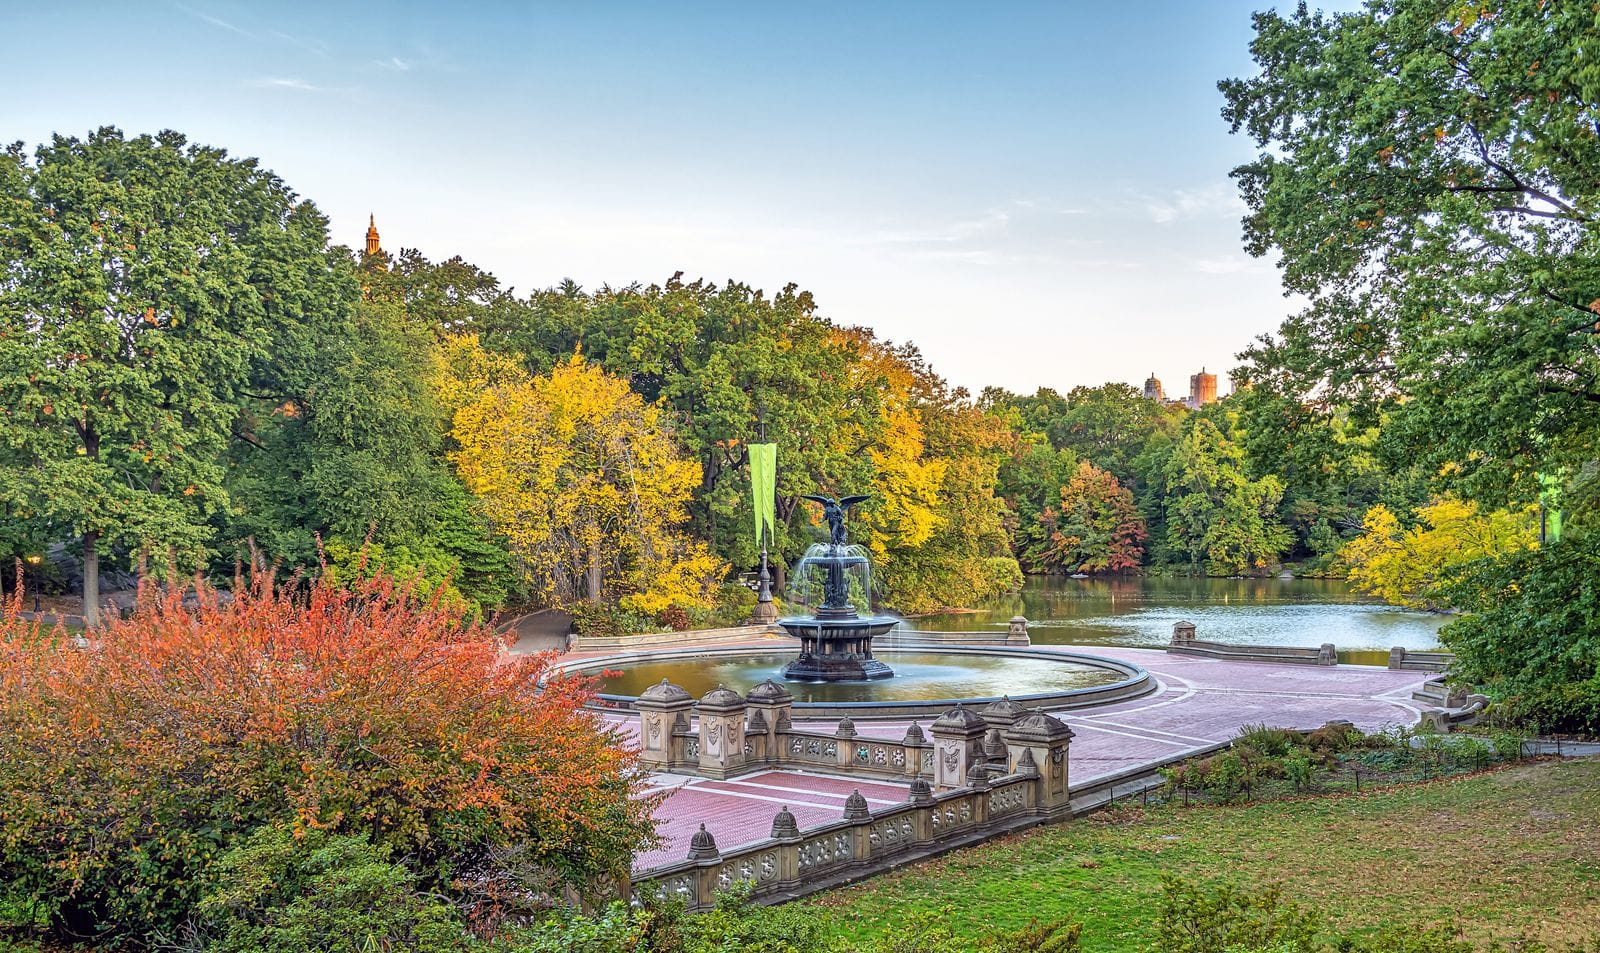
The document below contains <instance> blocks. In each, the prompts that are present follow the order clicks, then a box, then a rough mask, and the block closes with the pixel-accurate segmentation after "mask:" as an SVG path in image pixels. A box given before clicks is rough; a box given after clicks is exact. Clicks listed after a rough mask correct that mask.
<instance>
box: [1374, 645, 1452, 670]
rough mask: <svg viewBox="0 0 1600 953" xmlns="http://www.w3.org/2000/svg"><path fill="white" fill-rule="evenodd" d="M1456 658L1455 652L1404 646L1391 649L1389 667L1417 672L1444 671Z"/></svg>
mask: <svg viewBox="0 0 1600 953" xmlns="http://www.w3.org/2000/svg"><path fill="white" fill-rule="evenodd" d="M1455 660H1456V656H1455V653H1453V652H1418V651H1416V650H1414V649H1408V648H1405V647H1403V646H1399V645H1397V646H1395V647H1394V648H1392V649H1390V650H1389V667H1390V668H1392V669H1396V670H1406V671H1415V672H1442V671H1444V670H1445V669H1446V668H1447V667H1448V666H1449V665H1450V663H1451V662H1454V661H1455Z"/></svg>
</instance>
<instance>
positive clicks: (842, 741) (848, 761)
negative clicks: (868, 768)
mask: <svg viewBox="0 0 1600 953" xmlns="http://www.w3.org/2000/svg"><path fill="white" fill-rule="evenodd" d="M833 736H834V737H835V738H838V739H839V744H838V745H837V746H836V747H837V748H838V749H839V752H838V760H839V767H840V768H842V769H844V770H847V771H848V770H850V768H851V767H852V766H854V764H855V762H854V761H853V760H852V759H853V758H854V757H855V750H856V723H855V722H853V721H851V720H850V719H849V718H848V717H846V718H840V719H839V726H838V727H837V728H835V729H834V730H833Z"/></svg>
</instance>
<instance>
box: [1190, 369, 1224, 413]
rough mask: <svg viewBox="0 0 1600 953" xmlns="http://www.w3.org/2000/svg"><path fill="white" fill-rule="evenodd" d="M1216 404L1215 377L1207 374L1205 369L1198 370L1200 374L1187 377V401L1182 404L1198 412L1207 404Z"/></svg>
mask: <svg viewBox="0 0 1600 953" xmlns="http://www.w3.org/2000/svg"><path fill="white" fill-rule="evenodd" d="M1216 402H1217V375H1215V374H1207V373H1206V369H1205V368H1203V367H1202V368H1200V373H1198V374H1190V375H1189V399H1188V400H1187V401H1185V402H1184V403H1186V404H1188V405H1189V407H1190V409H1192V410H1199V409H1200V408H1201V407H1204V406H1205V405H1207V404H1214V403H1216Z"/></svg>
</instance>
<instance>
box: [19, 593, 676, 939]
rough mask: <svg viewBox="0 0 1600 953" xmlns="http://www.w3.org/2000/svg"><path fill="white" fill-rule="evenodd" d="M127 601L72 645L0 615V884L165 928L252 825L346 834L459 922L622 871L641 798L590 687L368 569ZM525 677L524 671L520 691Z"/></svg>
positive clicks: (61, 914)
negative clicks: (412, 877) (385, 855)
mask: <svg viewBox="0 0 1600 953" xmlns="http://www.w3.org/2000/svg"><path fill="white" fill-rule="evenodd" d="M353 585H354V588H352V589H348V590H346V589H338V588H334V587H333V586H331V585H324V584H312V585H310V586H309V587H306V586H302V585H299V584H298V581H297V582H296V583H295V584H291V585H289V586H280V585H275V584H274V583H273V581H272V580H271V578H270V576H269V575H268V574H266V573H256V574H254V576H253V577H252V578H251V579H249V580H240V581H239V583H238V584H237V585H236V586H235V596H236V597H235V598H234V599H233V600H231V601H227V602H225V601H223V600H219V599H218V598H217V595H216V593H215V592H213V591H211V590H209V589H208V588H206V587H205V586H203V585H202V586H199V590H200V600H199V607H198V608H192V607H191V608H187V609H186V608H185V607H184V606H183V605H182V599H181V595H180V594H179V593H177V592H174V593H172V594H170V595H167V596H156V595H153V594H147V596H146V597H145V598H143V599H142V600H141V604H140V606H139V608H138V610H137V611H136V612H135V613H134V614H133V615H132V617H131V618H129V619H126V620H120V621H115V622H112V623H111V624H110V625H109V627H107V628H106V629H105V630H104V631H103V632H101V633H99V634H97V635H95V636H92V637H91V638H90V640H89V644H88V647H87V648H86V649H80V648H78V647H76V646H75V644H74V642H73V640H72V639H71V638H69V637H68V635H67V633H66V632H64V631H62V630H60V629H56V630H53V631H51V630H45V629H42V628H41V627H40V626H38V625H37V624H36V623H31V622H26V621H24V620H22V619H21V618H20V617H19V614H18V609H19V603H18V602H17V601H13V602H12V603H11V604H10V605H9V606H8V607H7V608H6V610H5V612H4V614H3V615H0V791H4V792H5V797H3V798H0V901H3V900H8V899H9V900H10V901H11V902H12V904H14V905H21V908H23V909H35V910H37V911H38V912H39V914H40V916H41V917H42V918H43V919H45V920H46V921H47V922H48V923H49V924H50V925H51V929H52V932H54V933H56V934H57V935H59V936H63V937H67V936H87V935H106V934H107V933H108V932H109V933H115V934H118V935H122V936H128V937H131V936H148V935H150V934H151V932H152V931H161V932H165V931H167V930H170V929H172V928H174V927H175V925H177V924H180V923H181V921H182V920H183V918H184V917H185V916H186V914H187V910H188V908H189V906H190V905H191V904H192V902H193V900H194V898H195V897H196V895H197V893H198V891H200V890H201V889H203V887H204V886H205V883H206V882H207V878H208V877H210V876H213V874H212V873H211V867H212V865H213V862H214V861H215V860H216V858H217V857H218V856H219V855H220V854H222V853H223V852H225V851H226V850H228V849H229V848H230V847H231V846H233V845H234V844H236V843H237V842H238V841H239V840H241V839H242V838H243V837H244V836H245V835H247V834H248V833H249V832H250V831H252V830H254V829H256V828H257V827H259V826H261V825H263V824H268V823H275V824H285V823H286V824H290V825H292V826H293V828H294V829H295V830H296V831H310V830H313V829H317V830H325V831H330V832H335V833H356V834H364V835H366V836H368V837H370V838H371V840H372V841H373V842H374V843H375V844H381V845H385V846H388V847H391V848H393V849H394V856H396V857H403V858H405V861H406V863H407V865H408V866H410V867H411V868H412V869H413V870H415V871H417V872H418V873H419V874H420V875H421V876H422V878H423V881H424V885H425V886H426V887H428V888H429V889H433V890H438V891H440V892H443V893H445V894H447V895H449V896H451V897H453V898H454V899H455V900H456V901H457V902H458V903H460V904H462V906H463V907H464V908H466V909H467V911H468V912H469V914H472V915H475V916H477V917H479V918H480V921H481V920H482V918H484V917H485V916H492V915H494V914H495V913H496V912H497V911H505V910H510V909H515V908H518V907H522V906H529V905H534V904H536V903H537V902H538V899H539V898H540V897H541V896H545V895H548V894H549V893H550V892H552V891H554V890H557V889H559V888H561V887H574V888H577V889H580V890H587V889H588V888H592V887H594V886H595V885H596V884H597V883H599V882H600V881H601V880H603V878H605V877H606V876H608V875H619V874H624V873H625V872H626V870H627V867H628V863H629V859H630V857H631V855H632V852H633V851H634V850H635V849H636V848H637V847H638V846H640V845H641V844H642V843H644V842H645V841H647V840H648V839H649V837H650V836H652V835H651V832H650V821H649V814H650V803H649V801H648V800H646V799H641V798H639V797H636V796H635V795H637V794H638V793H639V791H638V782H639V778H640V775H639V771H638V768H637V767H636V764H635V761H634V759H633V756H632V755H631V754H630V753H629V752H628V751H627V750H626V749H625V747H624V746H623V745H622V744H621V743H620V741H619V739H618V738H617V737H616V736H615V735H614V734H613V733H611V732H609V731H608V730H606V729H605V728H604V726H603V725H602V724H601V723H600V722H599V721H598V720H597V719H596V718H595V717H594V716H593V715H591V714H590V713H588V712H586V711H584V710H583V709H582V704H583V702H584V701H585V700H586V699H587V698H588V697H589V693H590V691H591V687H590V685H589V683H587V682H585V681H581V680H576V679H572V678H567V677H557V676H553V675H551V673H550V671H549V661H550V660H549V658H548V657H546V656H537V657H518V656H513V655H509V654H508V653H507V652H506V651H505V648H506V643H505V640H504V639H503V638H502V637H500V636H498V635H496V634H495V633H494V632H493V631H492V630H491V629H489V628H487V627H486V626H484V625H482V624H480V623H474V622H471V621H468V620H466V619H464V618H463V617H462V615H461V613H460V611H459V610H458V609H454V608H451V607H448V606H444V605H440V604H438V603H437V602H434V603H427V604H424V603H421V602H419V601H418V600H416V599H415V598H413V597H412V595H411V594H410V593H409V592H408V591H404V590H401V589H398V588H397V587H396V586H395V585H394V583H393V582H392V581H390V580H388V579H385V578H378V579H374V580H367V581H357V582H355V583H354V584H353ZM541 679H542V680H543V681H542V684H540V682H541Z"/></svg>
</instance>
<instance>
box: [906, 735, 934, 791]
mask: <svg viewBox="0 0 1600 953" xmlns="http://www.w3.org/2000/svg"><path fill="white" fill-rule="evenodd" d="M900 743H901V744H902V745H904V746H905V749H906V765H905V772H906V774H908V775H910V776H912V777H918V776H920V775H921V774H922V772H923V771H924V770H932V766H931V765H930V766H928V767H927V768H924V767H923V764H922V755H923V753H924V752H926V751H927V750H928V736H927V735H925V734H923V733H922V726H921V725H919V724H917V723H916V722H914V721H913V722H912V723H911V724H910V725H909V726H907V728H906V736H905V737H904V738H902V739H900ZM923 783H924V784H926V783H927V782H923Z"/></svg>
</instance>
